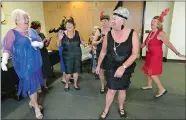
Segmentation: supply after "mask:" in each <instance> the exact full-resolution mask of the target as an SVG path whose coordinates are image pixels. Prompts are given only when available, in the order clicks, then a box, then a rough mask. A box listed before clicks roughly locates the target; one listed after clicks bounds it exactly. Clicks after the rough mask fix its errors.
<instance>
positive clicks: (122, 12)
mask: <svg viewBox="0 0 186 120" xmlns="http://www.w3.org/2000/svg"><path fill="white" fill-rule="evenodd" d="M113 15H117V16H119V17H122V18H124V19H126V20H127V19H128V18H129V11H128V9H127V8H124V7H118V8H117V9H116V10H115V11H114V13H113Z"/></svg>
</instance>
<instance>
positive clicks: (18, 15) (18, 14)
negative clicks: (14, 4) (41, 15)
mask: <svg viewBox="0 0 186 120" xmlns="http://www.w3.org/2000/svg"><path fill="white" fill-rule="evenodd" d="M24 15H27V16H28V18H30V16H29V14H28V13H27V12H25V11H24V10H21V9H15V10H14V11H13V12H12V14H11V16H12V19H13V21H14V22H16V21H19V20H22V19H24Z"/></svg>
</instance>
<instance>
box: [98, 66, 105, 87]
mask: <svg viewBox="0 0 186 120" xmlns="http://www.w3.org/2000/svg"><path fill="white" fill-rule="evenodd" d="M99 79H100V81H101V90H103V89H104V88H105V76H104V70H103V69H100V73H99Z"/></svg>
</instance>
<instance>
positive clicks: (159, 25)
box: [153, 16, 163, 30]
mask: <svg viewBox="0 0 186 120" xmlns="http://www.w3.org/2000/svg"><path fill="white" fill-rule="evenodd" d="M159 18H160V17H159V16H154V18H153V19H156V20H158V23H157V25H158V26H157V29H158V30H163V24H162V23H161V22H160V20H159Z"/></svg>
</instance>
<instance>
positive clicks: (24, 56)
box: [3, 29, 44, 97]
mask: <svg viewBox="0 0 186 120" xmlns="http://www.w3.org/2000/svg"><path fill="white" fill-rule="evenodd" d="M29 36H30V38H31V41H39V42H41V38H40V37H39V36H38V34H37V32H36V31H35V30H33V29H29ZM3 49H4V51H7V52H9V53H10V54H11V55H12V62H13V66H14V69H15V71H16V73H17V75H18V77H19V89H18V95H20V94H21V93H22V95H23V97H27V96H28V95H32V94H33V93H35V92H37V90H38V89H39V88H41V85H42V86H43V85H44V81H43V75H42V69H41V67H42V58H41V53H40V50H39V48H37V49H34V47H33V46H31V42H30V39H29V38H28V37H26V36H24V35H23V34H22V33H20V32H18V31H17V30H14V29H11V30H9V31H8V33H7V34H6V36H5V38H4V43H3Z"/></svg>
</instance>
